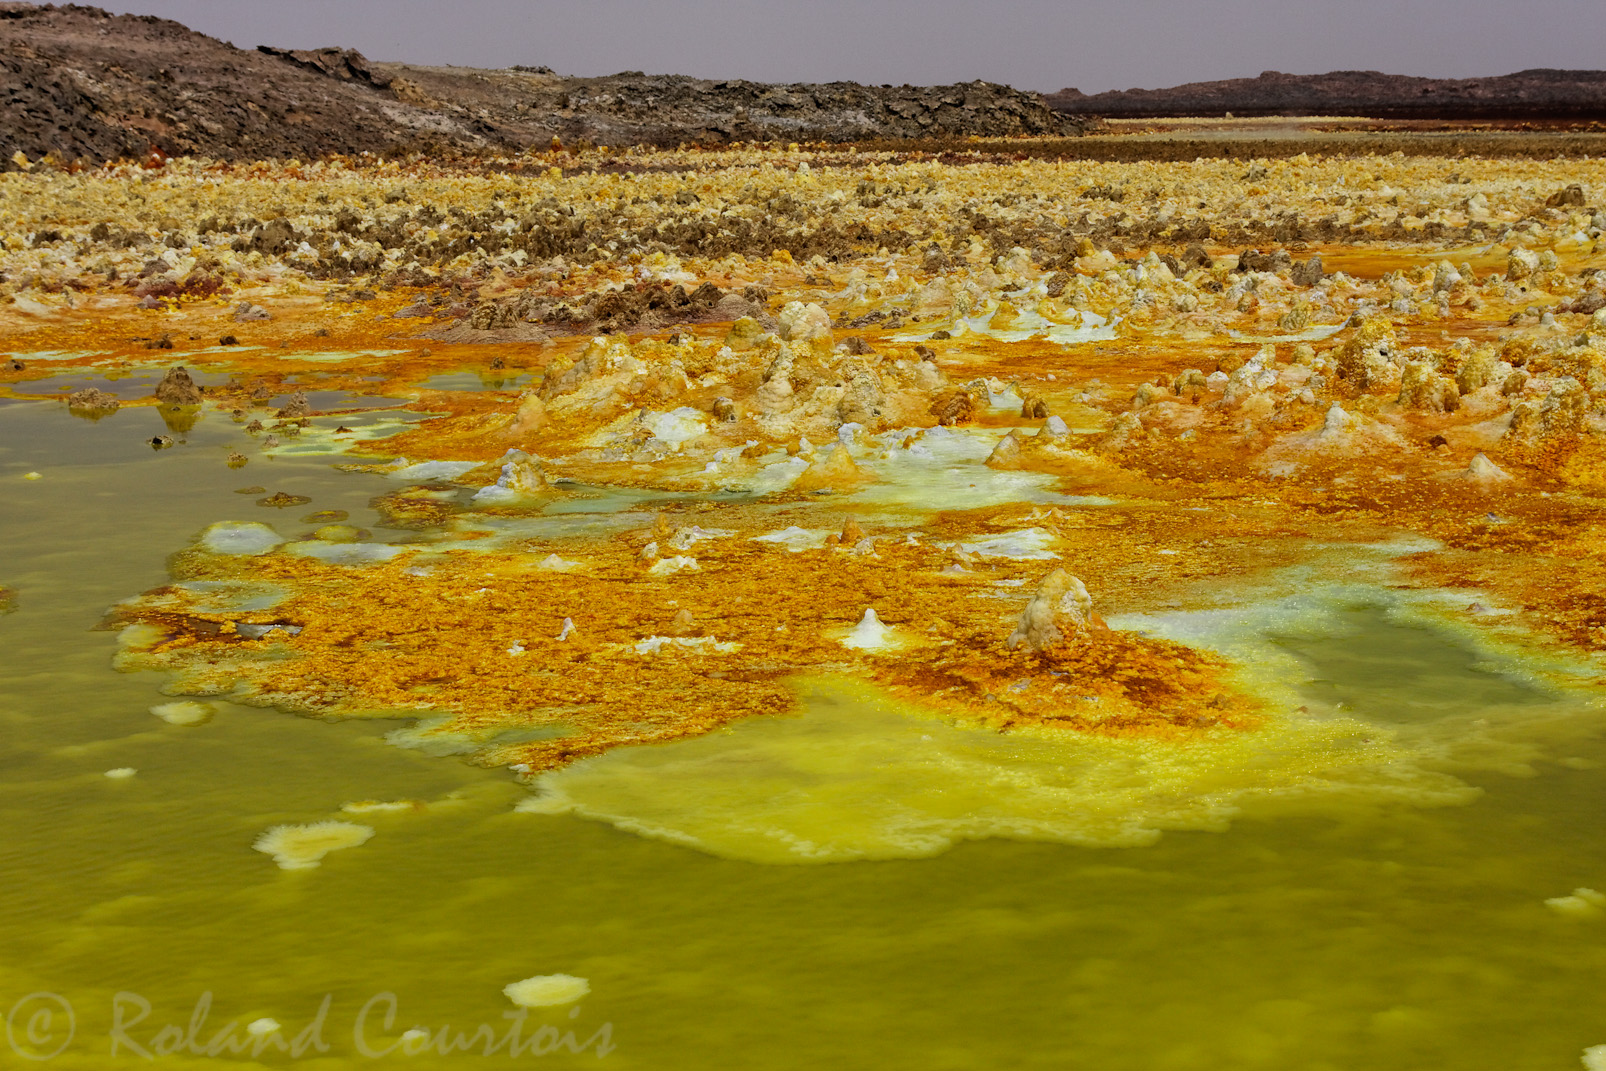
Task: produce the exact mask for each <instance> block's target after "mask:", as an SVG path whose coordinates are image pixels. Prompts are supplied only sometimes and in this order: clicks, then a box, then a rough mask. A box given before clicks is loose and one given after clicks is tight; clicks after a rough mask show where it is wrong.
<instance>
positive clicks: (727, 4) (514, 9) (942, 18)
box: [100, 0, 1606, 96]
mask: <svg viewBox="0 0 1606 1071" xmlns="http://www.w3.org/2000/svg"><path fill="white" fill-rule="evenodd" d="M100 6H102V7H104V8H105V9H106V10H108V11H112V12H115V13H118V14H146V15H156V16H159V17H162V18H168V19H172V20H174V21H176V22H180V23H183V24H184V25H186V26H188V27H190V28H191V29H194V30H197V31H199V32H201V33H205V34H209V35H210V36H213V37H217V38H220V39H222V40H225V41H229V42H231V43H232V44H234V45H235V46H237V47H239V48H245V49H251V48H255V47H256V46H257V45H274V46H278V47H284V48H297V49H303V48H323V47H328V46H335V45H338V46H340V47H342V48H355V49H357V50H358V51H360V52H362V53H363V55H365V56H367V57H368V58H369V59H372V60H376V61H380V62H401V63H409V64H415V65H419V66H439V67H480V68H508V67H514V66H527V67H536V66H546V67H550V68H552V69H553V70H554V71H556V72H557V73H559V74H566V75H576V76H581V77H595V76H602V75H611V74H618V73H620V72H622V71H633V70H640V71H645V72H648V73H652V74H674V75H687V76H690V77H696V78H709V79H725V78H730V79H746V80H749V81H757V82H859V83H862V84H867V85H886V84H892V85H899V84H911V85H940V84H946V83H951V82H969V81H974V80H976V79H981V80H984V81H988V82H996V83H1000V84H1005V85H1010V86H1014V87H1015V88H1017V89H1023V90H1029V91H1035V92H1039V93H1057V92H1059V91H1061V90H1064V89H1076V90H1079V91H1080V92H1082V93H1085V94H1088V95H1089V96H1092V95H1095V94H1098V93H1104V92H1109V91H1122V90H1130V89H1145V90H1151V89H1168V88H1172V87H1175V86H1179V85H1187V84H1190V83H1195V82H1219V81H1230V80H1235V79H1253V78H1256V77H1259V76H1260V75H1261V74H1262V73H1265V72H1267V71H1276V72H1279V73H1284V74H1289V75H1293V76H1298V77H1310V76H1315V75H1323V74H1332V73H1336V72H1342V71H1358V72H1378V73H1383V74H1390V75H1398V76H1404V77H1413V78H1438V79H1447V78H1456V79H1462V78H1498V77H1502V76H1504V75H1509V74H1516V73H1520V72H1522V71H1527V70H1564V71H1595V70H1600V69H1601V68H1600V67H1599V66H1598V64H1599V63H1600V62H1601V60H1600V58H1599V49H1598V44H1597V42H1598V41H1599V40H1600V39H1601V38H1602V37H1606V4H1602V3H1600V2H1599V0H1532V2H1530V3H1528V4H1527V5H1524V6H1522V7H1520V8H1518V7H1517V6H1516V5H1508V4H1505V3H1503V2H1498V0H1467V2H1456V0H1354V2H1352V3H1350V4H1347V5H1344V6H1343V7H1339V6H1338V5H1321V6H1316V5H1310V6H1307V7H1303V8H1296V9H1291V8H1290V7H1289V5H1286V4H1276V3H1272V2H1271V0H1218V2H1216V3H1212V4H1208V5H1207V4H1201V3H1198V2H1196V0H1128V2H1127V3H1124V4H1122V5H1119V7H1116V6H1114V5H1094V4H1083V5H1077V4H1074V3H1068V2H1066V0H1058V2H1055V0H1005V2H1002V3H995V4H993V5H992V6H990V7H989V8H987V9H986V10H985V11H984V12H979V11H978V9H977V8H976V6H975V5H974V4H969V3H956V2H955V0H879V2H866V0H859V2H855V0H816V2H815V3H813V4H809V5H799V4H796V3H788V2H783V0H662V2H659V3H654V4H650V5H649V4H641V3H625V2H620V0H613V2H609V0H595V2H594V3H592V4H590V5H588V6H586V7H584V8H582V9H579V10H577V9H576V8H575V6H574V5H573V4H558V3H554V2H552V0H458V2H457V3H455V4H453V5H452V6H451V8H449V9H446V8H444V7H443V5H441V4H439V3H438V2H435V0H342V2H340V3H338V4H329V3H326V2H323V0H273V2H271V3H246V2H243V0H124V2H121V3H119V2H108V3H102V4H101V5H100ZM443 12H449V14H443Z"/></svg>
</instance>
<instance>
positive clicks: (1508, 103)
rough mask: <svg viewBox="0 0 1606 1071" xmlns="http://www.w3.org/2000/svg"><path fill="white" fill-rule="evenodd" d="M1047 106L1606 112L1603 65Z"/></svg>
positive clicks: (1445, 114) (1215, 111)
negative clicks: (1595, 68)
mask: <svg viewBox="0 0 1606 1071" xmlns="http://www.w3.org/2000/svg"><path fill="white" fill-rule="evenodd" d="M1043 99H1044V100H1045V101H1047V103H1048V105H1049V106H1050V107H1052V108H1056V109H1058V110H1060V111H1065V112H1074V113H1076V114H1078V115H1095V116H1103V117H1108V118H1134V119H1137V118H1159V117H1165V116H1221V115H1226V114H1227V113H1229V112H1230V113H1231V114H1232V115H1234V116H1250V115H1357V116H1367V117H1370V118H1376V119H1599V118H1606V71H1563V70H1553V69H1549V68H1540V69H1535V70H1529V71H1518V72H1517V73H1516V74H1507V75H1501V76H1499V77H1495V78H1413V77H1409V76H1406V75H1397V74H1384V73H1382V72H1381V71H1331V72H1329V73H1327V74H1283V73H1282V72H1280V71H1266V72H1264V73H1262V74H1261V75H1260V77H1258V78H1228V79H1224V80H1222V81H1219V82H1189V83H1187V84H1186V85H1180V86H1174V87H1172V88H1170V89H1122V90H1112V91H1110V92H1107V93H1094V94H1091V95H1089V94H1085V93H1082V92H1080V91H1079V90H1075V89H1062V90H1060V91H1059V92H1058V93H1049V94H1045V95H1044V98H1043Z"/></svg>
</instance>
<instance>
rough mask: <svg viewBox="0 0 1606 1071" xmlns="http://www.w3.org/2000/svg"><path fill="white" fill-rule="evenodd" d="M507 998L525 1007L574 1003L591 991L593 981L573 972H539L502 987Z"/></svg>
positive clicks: (548, 1006) (544, 1006)
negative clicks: (577, 975)
mask: <svg viewBox="0 0 1606 1071" xmlns="http://www.w3.org/2000/svg"><path fill="white" fill-rule="evenodd" d="M502 992H503V993H504V994H505V995H506V996H507V999H509V1000H511V1001H512V1002H513V1003H515V1004H517V1005H519V1006H520V1007H524V1008H550V1007H552V1006H553V1005H555V1004H573V1003H574V1002H575V1001H577V1000H579V999H580V998H582V997H584V996H585V995H586V994H587V993H589V992H591V983H590V982H588V981H586V980H585V979H584V978H576V977H575V976H574V975H572V974H538V975H536V976H535V977H533V978H526V979H524V980H523V981H520V982H509V983H508V984H507V985H505V986H503V987H502Z"/></svg>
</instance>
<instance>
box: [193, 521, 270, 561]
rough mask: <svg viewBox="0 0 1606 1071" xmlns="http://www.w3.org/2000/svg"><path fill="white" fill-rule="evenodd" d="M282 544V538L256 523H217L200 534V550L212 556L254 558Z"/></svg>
mask: <svg viewBox="0 0 1606 1071" xmlns="http://www.w3.org/2000/svg"><path fill="white" fill-rule="evenodd" d="M283 542H284V537H283V536H281V535H280V534H279V533H278V532H275V531H274V530H273V529H272V528H269V527H268V526H267V525H265V524H261V523H259V522H257V521H219V522H218V523H217V524H214V525H209V526H208V527H207V529H206V530H205V531H204V532H202V533H201V548H202V549H203V550H209V551H211V552H212V553H213V554H239V555H246V556H251V557H255V556H257V555H260V554H266V553H268V551H270V550H272V549H273V548H275V547H277V546H279V545H280V544H282V543H283Z"/></svg>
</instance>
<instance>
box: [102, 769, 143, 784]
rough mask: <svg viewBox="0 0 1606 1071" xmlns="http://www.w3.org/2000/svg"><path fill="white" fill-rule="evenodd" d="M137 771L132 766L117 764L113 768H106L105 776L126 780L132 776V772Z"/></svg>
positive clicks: (114, 779) (116, 779)
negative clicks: (115, 767) (117, 765)
mask: <svg viewBox="0 0 1606 1071" xmlns="http://www.w3.org/2000/svg"><path fill="white" fill-rule="evenodd" d="M138 772H139V771H137V770H135V769H134V768H133V767H132V766H119V767H117V769H115V770H107V771H106V776H107V777H109V778H111V779H112V780H113V781H127V780H128V779H129V778H130V777H133V776H134V774H136V773H138Z"/></svg>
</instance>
